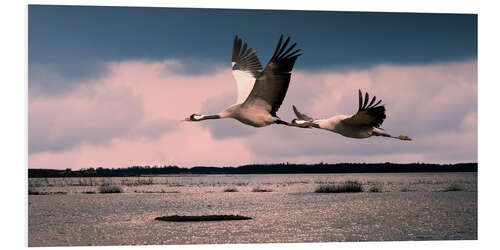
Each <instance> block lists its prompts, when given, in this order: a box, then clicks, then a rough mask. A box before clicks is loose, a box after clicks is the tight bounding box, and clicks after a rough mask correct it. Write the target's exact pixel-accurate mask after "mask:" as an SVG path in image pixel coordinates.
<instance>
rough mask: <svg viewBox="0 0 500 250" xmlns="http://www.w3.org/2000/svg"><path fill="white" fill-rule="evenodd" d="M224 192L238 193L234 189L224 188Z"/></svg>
mask: <svg viewBox="0 0 500 250" xmlns="http://www.w3.org/2000/svg"><path fill="white" fill-rule="evenodd" d="M224 192H226V193H232V192H238V189H236V188H226V189H224Z"/></svg>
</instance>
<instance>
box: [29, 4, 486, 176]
mask: <svg viewBox="0 0 500 250" xmlns="http://www.w3.org/2000/svg"><path fill="white" fill-rule="evenodd" d="M280 34H284V35H287V36H291V38H292V40H293V41H294V42H297V47H298V48H301V49H302V51H303V55H302V56H301V57H299V59H298V60H297V63H296V64H295V67H294V71H293V74H292V80H291V83H290V87H289V90H288V93H287V96H286V97H285V100H284V102H283V104H282V106H281V108H280V110H279V111H278V115H279V116H280V117H281V118H282V119H284V120H291V119H292V118H294V116H293V112H292V109H291V105H292V104H293V105H296V106H297V107H298V108H299V110H301V111H302V112H303V113H306V114H308V115H310V116H313V117H316V118H328V117H330V116H333V115H336V114H347V115H350V114H354V112H355V111H356V110H357V105H358V103H357V102H358V100H357V98H358V97H357V91H358V89H361V90H363V91H368V92H369V93H370V94H371V95H376V96H377V97H379V98H380V99H382V100H383V103H384V104H385V105H386V109H387V111H386V114H387V119H386V120H385V121H384V123H383V125H382V127H383V128H384V129H385V130H386V131H387V132H388V133H391V134H393V135H400V134H401V135H408V136H410V137H412V138H413V139H414V140H413V141H412V142H404V141H399V140H393V139H388V138H378V137H373V138H368V139H363V140H357V139H352V138H346V137H342V136H340V135H337V134H334V133H332V132H329V131H324V130H316V129H299V128H288V127H283V126H279V125H271V126H268V127H264V128H253V127H249V126H246V125H243V124H241V123H239V122H238V121H236V120H232V119H226V120H211V121H205V122H199V123H181V122H179V120H181V119H183V118H184V117H186V116H188V115H189V114H192V113H203V114H214V113H218V112H220V111H222V110H223V109H224V108H225V107H227V106H229V105H231V104H233V103H234V102H235V100H236V85H235V82H234V80H233V78H232V75H231V67H230V66H231V64H230V63H231V62H230V59H231V54H232V43H233V39H234V36H235V35H238V36H240V37H241V38H242V39H243V40H244V41H245V42H247V43H248V44H249V46H250V47H252V48H254V49H256V51H257V56H258V57H259V59H260V61H261V63H262V64H263V65H265V64H266V63H267V61H268V60H269V58H270V56H271V55H272V53H273V50H274V48H275V46H276V43H277V41H278V39H279V36H280ZM28 154H29V155H28V166H29V168H58V169H65V168H72V169H80V168H89V167H99V166H102V167H107V168H117V167H128V166H132V165H150V166H153V165H159V166H162V165H179V166H182V167H192V166H198V165H206V166H230V165H232V166H235V165H242V164H253V163H279V162H291V163H317V162H329V163H337V162H401V163H408V162H430V163H455V162H476V161H477V15H472V14H415V13H374V12H334V11H272V10H231V9H180V8H135V7H134V8H130V7H80V6H71V7H70V6H43V5H30V6H29V7H28Z"/></svg>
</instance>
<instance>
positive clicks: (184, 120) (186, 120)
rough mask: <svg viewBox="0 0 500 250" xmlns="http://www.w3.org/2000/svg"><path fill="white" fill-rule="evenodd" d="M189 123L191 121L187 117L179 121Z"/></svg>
mask: <svg viewBox="0 0 500 250" xmlns="http://www.w3.org/2000/svg"><path fill="white" fill-rule="evenodd" d="M189 121H191V119H189V117H186V118H184V119H183V120H181V122H189Z"/></svg>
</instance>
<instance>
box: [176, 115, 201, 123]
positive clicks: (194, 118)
mask: <svg viewBox="0 0 500 250" xmlns="http://www.w3.org/2000/svg"><path fill="white" fill-rule="evenodd" d="M202 118H203V116H202V115H200V114H192V115H190V116H188V117H186V118H184V120H181V122H199V121H201V120H202Z"/></svg>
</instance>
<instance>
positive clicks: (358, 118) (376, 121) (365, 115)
mask: <svg viewBox="0 0 500 250" xmlns="http://www.w3.org/2000/svg"><path fill="white" fill-rule="evenodd" d="M358 93H359V106H358V112H357V113H356V114H355V115H353V116H351V117H349V118H347V119H344V120H342V122H343V123H345V124H348V125H353V126H372V127H377V128H378V127H380V125H382V122H384V119H385V107H384V106H383V105H381V106H378V105H379V104H380V102H382V100H379V101H378V102H377V103H375V100H376V97H375V96H374V97H373V98H372V100H371V101H370V104H368V100H369V99H370V96H369V95H368V93H365V98H364V101H363V95H362V94H361V90H358ZM374 103H375V104H374Z"/></svg>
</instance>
